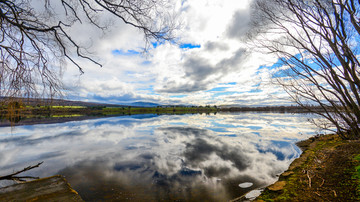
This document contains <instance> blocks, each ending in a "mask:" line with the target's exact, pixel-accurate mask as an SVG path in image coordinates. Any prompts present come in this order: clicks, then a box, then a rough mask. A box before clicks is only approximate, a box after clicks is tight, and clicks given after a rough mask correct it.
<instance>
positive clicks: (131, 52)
mask: <svg viewBox="0 0 360 202" xmlns="http://www.w3.org/2000/svg"><path fill="white" fill-rule="evenodd" d="M111 53H112V54H113V55H115V56H118V55H123V56H133V55H139V54H140V52H138V51H135V50H127V51H124V50H121V49H120V50H119V49H115V50H112V51H111Z"/></svg>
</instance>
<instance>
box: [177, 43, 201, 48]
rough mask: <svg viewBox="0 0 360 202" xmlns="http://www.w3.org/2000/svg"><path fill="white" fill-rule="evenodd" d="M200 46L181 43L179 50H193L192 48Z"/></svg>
mask: <svg viewBox="0 0 360 202" xmlns="http://www.w3.org/2000/svg"><path fill="white" fill-rule="evenodd" d="M200 47H201V45H198V44H191V43H183V44H180V46H179V48H181V49H193V48H200Z"/></svg>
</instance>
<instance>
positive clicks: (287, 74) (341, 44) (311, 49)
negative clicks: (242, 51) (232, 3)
mask: <svg viewBox="0 0 360 202" xmlns="http://www.w3.org/2000/svg"><path fill="white" fill-rule="evenodd" d="M359 7H360V2H359V1H356V0H310V1H300V0H256V1H255V2H254V4H253V8H254V10H255V11H256V12H255V15H254V19H255V20H254V24H253V27H254V29H253V30H252V31H253V32H252V33H250V34H249V37H251V39H254V38H257V40H256V43H257V44H259V45H258V46H257V47H259V48H261V49H266V50H268V52H269V53H272V54H276V55H277V56H278V57H279V59H280V61H281V62H282V63H283V65H284V66H287V67H288V68H287V69H286V70H281V71H280V72H277V75H278V76H276V78H275V79H274V80H275V83H276V84H278V85H281V86H282V87H283V88H284V89H285V91H286V92H287V93H288V94H289V95H290V97H291V98H292V99H293V101H295V102H296V103H297V104H299V105H300V106H302V107H304V108H306V109H308V110H310V111H311V107H309V105H319V106H321V107H322V109H323V110H322V111H321V112H318V111H312V112H314V113H317V114H319V115H321V116H322V117H324V118H326V119H327V120H328V121H329V122H330V123H331V124H332V126H333V127H335V128H336V129H337V132H338V133H339V134H340V135H341V137H343V138H344V139H358V138H360V123H359V121H360V95H359V89H360V82H359V81H360V80H359V77H360V74H359V70H360V69H359V65H360V64H359V50H360V46H359V44H358V41H359V38H360V32H359V31H360V29H359V26H360V20H359V19H360V12H359V9H358V8H359ZM271 33H277V34H278V35H277V36H278V37H274V36H272V39H269V36H270V34H271ZM279 75H280V76H279Z"/></svg>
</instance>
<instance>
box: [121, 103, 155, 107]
mask: <svg viewBox="0 0 360 202" xmlns="http://www.w3.org/2000/svg"><path fill="white" fill-rule="evenodd" d="M128 105H129V106H132V107H157V106H161V105H159V104H156V103H152V102H133V103H130V104H128Z"/></svg>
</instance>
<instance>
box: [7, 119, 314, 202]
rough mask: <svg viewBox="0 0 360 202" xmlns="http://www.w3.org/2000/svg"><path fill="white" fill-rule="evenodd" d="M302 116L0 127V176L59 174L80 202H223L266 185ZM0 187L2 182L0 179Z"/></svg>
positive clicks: (287, 156) (291, 147)
mask: <svg viewBox="0 0 360 202" xmlns="http://www.w3.org/2000/svg"><path fill="white" fill-rule="evenodd" d="M310 117H311V115H309V114H290V113H289V114H288V113H229V114H216V115H213V114H212V115H205V114H202V115H201V114H194V115H193V114H188V115H160V116H158V115H134V116H120V117H111V118H102V119H93V120H85V121H74V122H67V123H58V124H37V125H30V126H19V127H15V128H11V127H2V128H0V175H5V174H9V173H11V172H12V171H14V170H20V169H22V168H24V167H27V166H29V165H35V164H36V163H38V162H40V161H44V163H43V165H41V167H39V168H36V169H34V170H32V171H28V172H27V173H25V175H33V176H38V177H48V176H52V175H56V174H61V175H64V176H65V177H66V179H67V180H68V181H69V183H70V184H71V186H72V187H73V188H74V189H75V190H77V191H78V192H79V194H80V195H81V197H82V198H83V199H85V200H106V199H112V200H134V201H173V200H179V201H226V200H229V199H233V198H236V197H239V196H241V195H243V194H245V193H246V192H249V191H251V190H254V189H257V188H261V187H264V186H267V185H269V184H272V183H273V182H275V181H276V180H277V175H278V174H280V173H282V172H283V171H285V170H286V169H287V168H288V166H289V164H290V163H291V162H292V161H293V160H294V159H295V158H297V157H298V156H299V155H300V153H301V151H300V149H299V148H298V147H297V146H296V145H295V143H296V142H297V141H299V140H303V139H306V138H308V137H309V136H312V135H314V134H315V131H316V129H315V128H314V127H313V126H312V125H311V124H310V123H308V122H307V119H308V118H310ZM1 183H2V185H4V183H6V182H1Z"/></svg>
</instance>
